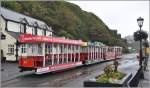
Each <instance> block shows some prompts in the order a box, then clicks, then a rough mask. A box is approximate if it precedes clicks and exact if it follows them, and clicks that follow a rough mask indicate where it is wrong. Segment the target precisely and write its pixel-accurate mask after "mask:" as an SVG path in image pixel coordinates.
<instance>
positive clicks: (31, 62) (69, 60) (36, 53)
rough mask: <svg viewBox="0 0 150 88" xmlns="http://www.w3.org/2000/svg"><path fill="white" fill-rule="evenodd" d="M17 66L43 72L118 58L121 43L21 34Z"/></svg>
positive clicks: (25, 69)
mask: <svg viewBox="0 0 150 88" xmlns="http://www.w3.org/2000/svg"><path fill="white" fill-rule="evenodd" d="M18 41H19V42H20V43H21V44H20V45H19V47H21V48H20V49H21V50H19V51H20V52H19V68H20V69H21V71H30V70H35V73H36V74H42V73H47V72H52V71H57V70H62V69H67V68H73V67H77V66H81V65H88V64H93V63H97V62H100V61H105V60H111V59H116V58H120V56H121V52H122V48H121V47H108V46H105V45H101V44H91V43H87V42H83V41H81V40H70V39H65V38H58V37H50V36H35V35H30V34H21V35H20V36H19V40H18Z"/></svg>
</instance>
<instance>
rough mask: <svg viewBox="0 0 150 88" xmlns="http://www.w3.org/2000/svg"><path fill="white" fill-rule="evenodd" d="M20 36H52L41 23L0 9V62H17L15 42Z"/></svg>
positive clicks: (49, 28) (48, 28)
mask: <svg viewBox="0 0 150 88" xmlns="http://www.w3.org/2000/svg"><path fill="white" fill-rule="evenodd" d="M20 34H32V35H44V36H52V29H51V27H49V26H48V25H47V24H46V23H45V22H43V21H40V20H37V19H34V18H32V17H29V16H26V15H23V14H20V13H17V12H14V11H11V10H8V9H6V8H3V7H0V37H1V38H0V52H1V53H0V58H1V59H2V60H7V61H17V60H18V58H17V57H18V53H16V52H17V49H16V42H17V40H18V36H19V35H20ZM18 50H20V49H18Z"/></svg>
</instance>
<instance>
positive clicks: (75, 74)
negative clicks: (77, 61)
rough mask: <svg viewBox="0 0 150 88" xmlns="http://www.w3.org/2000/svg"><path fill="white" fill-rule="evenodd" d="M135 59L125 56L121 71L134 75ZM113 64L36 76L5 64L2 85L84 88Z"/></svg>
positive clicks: (131, 56) (120, 67)
mask: <svg viewBox="0 0 150 88" xmlns="http://www.w3.org/2000/svg"><path fill="white" fill-rule="evenodd" d="M135 57H136V55H135V54H130V55H124V56H123V59H122V60H119V62H120V63H121V64H120V66H119V70H122V71H124V72H127V71H130V72H133V73H134V70H136V69H138V61H137V59H135ZM111 63H112V62H105V63H99V64H95V65H91V66H88V67H78V68H76V69H71V70H67V71H61V72H57V73H47V74H43V75H35V74H32V72H28V73H23V74H21V73H18V69H17V68H16V66H17V65H16V64H9V65H10V66H11V67H10V68H9V66H8V64H7V65H6V64H5V66H3V64H2V69H4V71H2V74H1V76H2V82H1V85H2V87H83V81H85V80H88V79H90V78H92V77H94V76H96V75H98V74H100V73H102V70H103V69H104V67H105V65H106V64H111ZM12 71H13V72H12ZM9 73H10V74H9ZM6 74H7V75H6ZM10 75H12V77H10Z"/></svg>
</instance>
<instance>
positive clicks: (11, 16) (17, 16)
mask: <svg viewBox="0 0 150 88" xmlns="http://www.w3.org/2000/svg"><path fill="white" fill-rule="evenodd" d="M0 14H1V15H2V16H3V17H4V18H5V19H8V20H12V21H16V22H20V23H24V22H25V23H27V24H28V25H31V26H35V25H37V26H38V27H39V28H42V29H45V28H46V29H47V30H49V31H52V29H51V27H49V26H48V25H47V24H46V23H45V22H43V21H41V20H37V19H35V18H32V17H29V16H26V15H23V14H21V13H18V12H15V11H12V10H9V9H6V8H3V7H0Z"/></svg>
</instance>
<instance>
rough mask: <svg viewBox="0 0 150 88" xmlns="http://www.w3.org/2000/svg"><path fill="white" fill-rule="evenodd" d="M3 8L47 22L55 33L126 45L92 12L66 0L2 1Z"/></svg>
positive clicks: (74, 37)
mask: <svg viewBox="0 0 150 88" xmlns="http://www.w3.org/2000/svg"><path fill="white" fill-rule="evenodd" d="M1 5H2V6H3V7H6V8H9V9H12V10H15V11H17V12H20V13H23V14H26V15H28V16H31V17H34V18H37V19H40V20H43V21H45V22H46V23H47V24H48V25H49V26H52V28H53V30H54V34H55V35H56V36H65V37H67V38H71V39H82V40H84V41H100V42H103V43H104V44H107V45H119V46H123V47H124V48H126V44H125V43H124V42H123V40H122V39H121V38H119V37H117V35H114V34H112V33H111V31H110V30H109V28H108V26H107V25H105V23H104V22H103V21H102V20H101V19H100V18H98V17H97V16H96V15H94V14H93V13H90V12H86V11H83V10H82V9H81V8H80V7H79V6H77V5H75V4H72V3H69V2H65V1H44V2H42V1H21V2H20V1H3V2H1Z"/></svg>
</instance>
